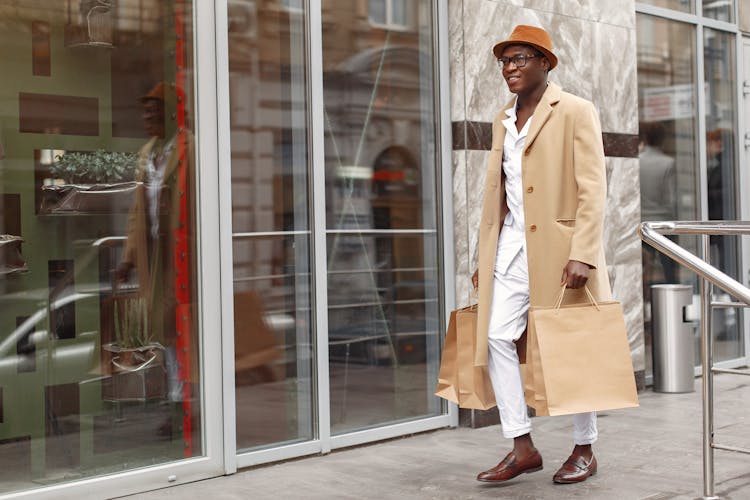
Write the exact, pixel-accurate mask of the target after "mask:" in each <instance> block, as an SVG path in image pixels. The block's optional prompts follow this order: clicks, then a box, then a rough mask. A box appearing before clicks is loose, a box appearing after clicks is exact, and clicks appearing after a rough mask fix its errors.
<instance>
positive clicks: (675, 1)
mask: <svg viewBox="0 0 750 500" xmlns="http://www.w3.org/2000/svg"><path fill="white" fill-rule="evenodd" d="M704 1H705V0H704ZM640 3H645V4H648V5H654V6H656V7H664V8H665V9H672V10H678V11H680V12H691V13H695V0H640Z"/></svg>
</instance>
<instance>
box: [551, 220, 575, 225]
mask: <svg viewBox="0 0 750 500" xmlns="http://www.w3.org/2000/svg"><path fill="white" fill-rule="evenodd" d="M555 222H557V223H558V224H560V225H561V226H565V227H576V220H575V219H555Z"/></svg>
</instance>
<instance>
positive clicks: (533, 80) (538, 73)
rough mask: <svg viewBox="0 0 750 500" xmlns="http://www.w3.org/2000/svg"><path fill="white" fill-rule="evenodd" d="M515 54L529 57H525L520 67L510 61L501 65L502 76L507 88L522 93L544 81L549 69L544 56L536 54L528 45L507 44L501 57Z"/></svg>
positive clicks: (514, 55) (509, 56)
mask: <svg viewBox="0 0 750 500" xmlns="http://www.w3.org/2000/svg"><path fill="white" fill-rule="evenodd" d="M516 56H528V57H530V59H526V65H525V66H523V67H521V68H519V67H518V66H516V64H514V63H513V62H512V61H511V62H508V64H505V65H504V66H503V78H505V82H506V83H507V84H508V90H510V91H511V92H513V93H514V94H524V93H527V92H530V91H532V90H533V89H535V88H537V87H538V86H539V85H541V84H542V83H543V82H544V81H546V79H547V70H549V61H548V60H547V58H546V57H544V56H540V55H538V52H537V51H535V50H534V48H533V47H531V46H529V45H508V46H507V47H505V49H504V50H503V53H502V54H501V57H504V58H505V57H507V58H511V59H512V58H514V57H516ZM521 64H522V65H523V63H521Z"/></svg>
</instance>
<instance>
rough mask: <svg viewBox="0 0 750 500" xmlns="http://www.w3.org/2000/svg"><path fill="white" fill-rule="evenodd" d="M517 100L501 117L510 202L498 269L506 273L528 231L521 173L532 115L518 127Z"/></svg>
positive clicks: (508, 202)
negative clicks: (504, 117)
mask: <svg viewBox="0 0 750 500" xmlns="http://www.w3.org/2000/svg"><path fill="white" fill-rule="evenodd" d="M517 106H518V100H517V99H516V103H515V104H514V105H513V107H512V108H510V109H508V110H506V111H505V114H507V115H508V118H506V119H505V120H503V121H502V124H503V125H504V126H505V129H506V133H505V141H504V142H503V172H504V173H505V200H506V203H507V204H508V209H509V211H508V215H506V216H505V220H504V221H503V228H502V230H501V231H500V240H499V241H498V244H497V255H496V258H495V271H497V272H499V273H501V274H505V272H506V271H507V270H508V266H509V265H510V263H511V262H512V261H513V259H514V258H515V256H516V255H518V253H519V252H520V251H521V250H522V249H525V248H526V233H525V229H524V224H525V222H524V214H523V178H522V176H521V167H522V158H523V148H524V146H525V144H526V136H527V135H528V133H529V127H530V126H531V120H532V118H533V116H530V117H529V119H528V120H526V123H525V124H524V126H523V129H521V131H520V132H519V131H518V128H516V119H517V116H516V111H517V110H516V108H517Z"/></svg>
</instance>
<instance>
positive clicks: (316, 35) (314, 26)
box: [307, 0, 331, 453]
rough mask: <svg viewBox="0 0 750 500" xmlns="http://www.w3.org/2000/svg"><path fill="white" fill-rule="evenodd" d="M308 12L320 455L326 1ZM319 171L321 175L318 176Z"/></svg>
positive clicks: (324, 404) (324, 376)
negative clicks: (324, 37) (324, 29)
mask: <svg viewBox="0 0 750 500" xmlns="http://www.w3.org/2000/svg"><path fill="white" fill-rule="evenodd" d="M307 12H308V16H307V19H308V38H307V54H308V63H309V70H308V77H307V78H308V86H307V89H308V94H307V95H308V102H309V104H310V106H309V110H310V111H309V118H308V119H309V122H308V123H309V127H308V131H309V135H308V137H309V139H308V140H309V146H310V157H309V160H308V164H309V173H310V179H312V182H311V183H310V188H311V189H310V199H311V200H312V206H313V210H312V218H311V221H310V224H311V226H310V227H311V229H312V233H313V238H312V245H311V247H312V254H313V272H312V289H313V291H314V297H313V304H314V308H313V310H314V311H315V312H314V324H315V347H316V349H315V355H316V356H315V359H316V368H317V369H316V388H317V410H318V411H317V414H318V422H317V424H318V428H317V432H318V439H319V442H320V452H321V453H328V452H330V451H331V406H330V399H331V397H330V392H331V391H330V378H329V367H328V279H327V274H326V273H327V267H328V266H327V253H328V252H327V233H326V184H325V142H324V138H325V122H324V113H325V109H324V102H323V25H322V22H323V20H322V0H307ZM316 170H318V171H319V172H320V173H321V175H315V172H316Z"/></svg>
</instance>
